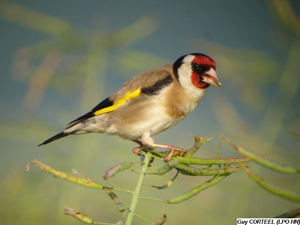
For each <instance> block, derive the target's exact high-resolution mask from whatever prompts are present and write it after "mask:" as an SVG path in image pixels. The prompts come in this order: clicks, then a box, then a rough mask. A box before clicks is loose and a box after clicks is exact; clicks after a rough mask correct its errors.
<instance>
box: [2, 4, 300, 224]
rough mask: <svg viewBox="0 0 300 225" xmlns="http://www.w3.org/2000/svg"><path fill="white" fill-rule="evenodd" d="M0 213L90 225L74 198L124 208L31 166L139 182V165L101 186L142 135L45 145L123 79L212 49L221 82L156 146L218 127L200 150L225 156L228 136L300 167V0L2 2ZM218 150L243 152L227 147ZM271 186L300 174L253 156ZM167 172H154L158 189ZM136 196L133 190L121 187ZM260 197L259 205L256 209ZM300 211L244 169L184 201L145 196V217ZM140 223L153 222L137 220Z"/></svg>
mask: <svg viewBox="0 0 300 225" xmlns="http://www.w3.org/2000/svg"><path fill="white" fill-rule="evenodd" d="M0 34H1V35H0V40H1V41H0V46H1V48H0V49H1V50H0V56H1V61H0V72H1V74H0V79H1V80H0V102H1V110H0V141H1V150H0V154H1V156H0V168H1V170H0V205H1V209H0V218H1V223H3V224H7V225H9V224H14V225H18V224H22V225H25V224H31V225H32V224H44V225H47V224H66V223H67V224H79V222H78V221H76V220H74V219H72V218H69V217H67V216H64V215H63V213H62V212H63V209H64V207H65V206H70V207H74V208H75V209H78V210H79V211H81V212H85V213H87V214H88V215H90V216H92V217H93V218H94V219H95V220H96V221H101V222H116V221H118V220H119V218H120V216H121V214H119V213H118V212H117V210H116V209H115V205H114V203H113V202H112V201H111V200H110V199H109V198H108V197H107V196H106V194H105V193H104V192H102V191H97V190H93V189H86V188H83V187H80V186H76V185H73V184H70V183H68V182H65V181H62V180H59V179H54V178H53V177H52V176H49V175H48V174H46V173H44V172H42V171H40V170H38V169H36V168H32V170H31V171H30V173H26V170H25V166H26V164H27V163H28V162H29V161H30V160H32V159H34V158H36V159H38V160H40V161H42V162H44V163H46V164H48V165H50V166H52V167H54V168H57V169H60V170H63V171H66V172H70V173H72V172H71V169H72V168H75V169H76V170H78V171H79V172H81V173H82V174H85V175H86V176H88V177H89V178H91V179H94V180H96V181H99V182H100V183H102V184H105V185H113V184H115V185H117V186H118V187H122V188H128V189H134V187H135V182H136V181H137V177H138V176H137V174H134V173H130V172H124V173H123V175H120V176H115V177H114V178H113V179H111V180H109V181H103V179H102V175H103V172H104V171H105V170H106V169H107V168H109V167H110V166H112V165H114V164H115V163H117V162H120V161H124V160H131V161H136V160H138V158H137V157H136V156H134V155H133V154H132V152H131V149H132V148H133V147H135V144H134V143H131V142H128V141H123V140H120V139H118V138H117V137H109V136H106V135H99V134H90V135H80V136H72V137H68V138H65V139H62V140H59V141H57V142H54V143H52V144H50V145H47V146H44V147H40V148H38V147H37V145H38V144H39V143H41V142H42V141H44V140H45V139H47V138H49V137H50V136H52V135H54V134H56V133H57V132H60V131H61V130H62V129H63V128H64V127H65V125H66V124H67V123H68V122H70V121H71V120H73V119H75V118H77V117H78V116H80V115H82V114H83V113H85V112H87V111H89V110H90V109H91V108H92V107H94V106H95V105H96V104H98V103H99V102H100V101H101V100H102V99H104V98H106V97H107V96H108V95H110V94H111V93H112V92H113V91H114V90H115V89H117V88H118V87H119V86H120V85H121V84H122V83H123V82H125V81H126V80H128V79H129V78H131V77H132V76H134V75H136V74H138V73H140V72H143V71H145V70H148V69H151V68H154V67H157V66H161V65H164V64H168V63H172V62H174V61H175V60H176V59H177V58H178V57H180V56H181V55H184V54H186V53H191V52H202V53H205V54H207V55H209V56H211V57H212V58H213V59H214V60H215V61H216V63H217V73H218V74H219V76H220V78H221V80H222V83H223V86H222V87H221V88H219V89H217V88H215V87H210V88H209V90H208V91H207V93H206V96H205V97H204V99H203V100H202V101H201V103H200V104H199V106H198V107H197V108H196V110H195V111H194V112H193V113H192V114H191V115H189V116H188V117H187V118H186V119H184V120H183V121H181V122H180V123H179V124H178V125H177V126H175V127H173V128H172V129H170V130H168V131H166V132H164V133H162V134H159V135H157V136H155V140H156V141H157V142H158V143H167V144H172V145H175V146H180V147H182V148H189V147H191V146H192V145H193V136H194V135H198V136H212V137H213V140H212V141H210V142H209V143H207V144H206V145H205V146H203V147H202V149H201V151H200V152H199V153H198V154H197V156H198V157H204V158H208V157H214V155H215V153H216V150H217V147H218V142H219V136H220V135H221V134H224V135H226V136H227V137H229V138H230V139H231V140H232V141H234V142H235V143H236V144H239V145H241V146H243V147H244V148H246V149H247V150H249V151H252V152H254V153H256V154H262V153H264V152H268V153H269V156H268V158H269V159H270V160H272V161H276V162H281V163H284V164H288V165H290V166H293V167H296V168H299V167H300V163H299V159H300V151H299V142H297V139H296V137H295V136H293V135H291V134H290V133H288V132H287V129H289V130H292V131H295V132H299V131H300V91H299V85H300V75H299V73H300V72H299V71H300V2H299V1H298V0H290V1H284V0H274V1H271V0H266V1H259V0H252V1H235V0H232V1H222V0H218V1H217V0H216V1H209V0H201V1H197V0H186V1H170V0H164V1H145V0H131V1H117V0H111V1H99V0H89V1H82V0H78V1H71V0H61V1H58V0H53V1H38V0H27V1H20V0H19V1H17V0H12V1H4V0H1V1H0ZM220 156H221V157H231V156H239V155H238V154H237V153H236V152H234V150H232V149H231V148H230V147H228V146H227V145H226V144H225V143H223V144H222V147H221V152H220ZM251 169H252V170H253V171H254V172H256V173H259V174H260V175H261V176H263V177H265V178H266V179H267V180H268V181H270V182H272V183H274V184H276V185H278V186H281V187H283V188H286V189H289V190H292V191H295V192H297V193H299V192H300V179H299V175H298V176H295V175H294V176H289V175H282V174H278V173H275V172H272V171H269V170H266V169H261V167H259V166H256V165H253V166H252V167H251ZM171 177H172V174H171V175H167V176H166V177H156V176H154V177H149V178H148V180H147V182H148V183H151V184H156V185H160V184H163V183H164V182H165V181H166V180H167V179H170V178H171ZM205 180H207V178H205V177H183V176H181V177H179V178H178V179H177V181H176V182H175V184H174V185H173V186H172V187H170V188H169V189H166V190H162V191H157V190H153V189H151V188H149V187H144V188H143V195H149V196H152V197H156V198H164V199H169V198H172V197H175V196H177V195H180V194H182V193H183V192H186V191H188V190H189V189H191V188H192V187H194V186H196V185H199V184H201V183H202V182H204V181H205ZM119 195H120V196H119V197H120V198H121V201H122V202H124V203H128V202H129V200H130V198H131V196H130V195H128V194H123V193H120V194H119ZM258 206H259V207H258ZM297 207H299V204H296V203H293V202H289V201H288V200H283V199H280V198H279V197H275V196H272V195H271V194H269V193H267V192H265V191H264V190H263V189H261V188H260V187H259V186H258V185H257V184H255V183H254V182H253V181H251V180H250V179H249V178H248V177H247V176H246V175H245V174H244V173H243V172H238V173H236V174H233V175H231V176H230V177H228V178H227V179H225V180H224V181H222V182H221V183H220V184H218V185H216V186H214V187H212V188H210V189H208V190H206V191H205V192H202V193H201V194H199V195H197V196H196V197H194V198H192V199H190V200H188V201H185V202H183V203H182V204H179V205H167V204H163V203H158V202H151V201H147V200H141V201H140V202H139V204H138V213H139V214H141V215H143V216H145V217H147V218H148V219H149V220H153V221H154V220H156V219H157V218H159V217H161V216H162V214H164V213H166V214H167V216H168V222H167V224H175V225H176V224H189V225H196V224H225V225H226V224H235V221H236V218H238V217H273V216H276V215H278V214H281V213H283V212H285V211H288V210H292V209H294V208H297ZM135 224H142V222H141V221H139V220H138V219H136V220H135Z"/></svg>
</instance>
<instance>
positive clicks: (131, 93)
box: [94, 88, 141, 116]
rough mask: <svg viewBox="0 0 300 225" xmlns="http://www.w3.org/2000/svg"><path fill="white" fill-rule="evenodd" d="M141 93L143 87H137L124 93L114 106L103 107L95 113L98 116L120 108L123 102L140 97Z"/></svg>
mask: <svg viewBox="0 0 300 225" xmlns="http://www.w3.org/2000/svg"><path fill="white" fill-rule="evenodd" d="M140 94H141V89H140V88H139V89H136V90H134V91H129V92H127V93H126V94H125V95H123V96H122V98H120V99H118V100H117V101H115V102H114V104H113V105H112V106H109V107H106V108H103V109H99V110H98V111H96V112H94V115H95V116H98V115H101V114H103V113H108V112H111V111H114V110H116V109H117V108H119V107H120V106H122V105H123V104H125V103H126V102H127V101H129V100H131V99H134V98H137V97H139V96H140Z"/></svg>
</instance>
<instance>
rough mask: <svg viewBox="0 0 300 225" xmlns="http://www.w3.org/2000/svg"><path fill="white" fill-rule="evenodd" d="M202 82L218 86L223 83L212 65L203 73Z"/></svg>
mask: <svg viewBox="0 0 300 225" xmlns="http://www.w3.org/2000/svg"><path fill="white" fill-rule="evenodd" d="M202 82H204V83H207V84H212V85H214V86H216V87H221V85H222V83H221V81H220V78H219V76H218V74H217V73H216V71H215V70H214V68H212V67H211V68H210V69H209V70H208V71H206V72H205V73H204V74H203V80H202Z"/></svg>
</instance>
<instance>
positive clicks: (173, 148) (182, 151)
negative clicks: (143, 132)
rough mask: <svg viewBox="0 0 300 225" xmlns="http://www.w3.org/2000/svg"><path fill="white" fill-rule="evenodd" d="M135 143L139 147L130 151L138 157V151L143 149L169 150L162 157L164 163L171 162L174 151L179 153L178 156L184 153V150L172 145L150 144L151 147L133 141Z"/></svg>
mask: <svg viewBox="0 0 300 225" xmlns="http://www.w3.org/2000/svg"><path fill="white" fill-rule="evenodd" d="M134 142H135V143H137V144H139V145H140V146H139V147H136V148H134V149H132V151H133V153H134V154H136V155H138V156H140V151H141V150H143V149H145V148H164V149H167V150H169V152H168V154H167V155H166V156H165V157H164V160H165V162H169V161H170V160H171V157H172V156H173V153H174V152H175V151H178V152H179V155H182V153H186V150H184V149H182V148H179V147H175V146H173V145H165V144H157V143H152V144H151V146H149V145H145V144H143V142H141V141H139V140H134Z"/></svg>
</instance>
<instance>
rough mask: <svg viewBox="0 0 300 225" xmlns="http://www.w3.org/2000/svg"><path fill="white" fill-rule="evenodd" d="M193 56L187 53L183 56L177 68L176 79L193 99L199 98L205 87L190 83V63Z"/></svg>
mask: <svg viewBox="0 0 300 225" xmlns="http://www.w3.org/2000/svg"><path fill="white" fill-rule="evenodd" d="M194 57H195V56H193V55H188V56H186V57H185V58H184V61H183V63H182V65H181V66H180V67H179V69H178V80H179V83H180V85H181V87H182V88H183V89H184V90H185V91H186V92H187V93H188V95H189V96H190V97H191V98H193V99H195V100H196V99H201V98H202V97H203V95H204V92H205V89H200V88H197V87H195V86H194V85H193V83H192V78H191V76H192V72H193V71H192V67H191V63H192V61H193V59H194Z"/></svg>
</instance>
